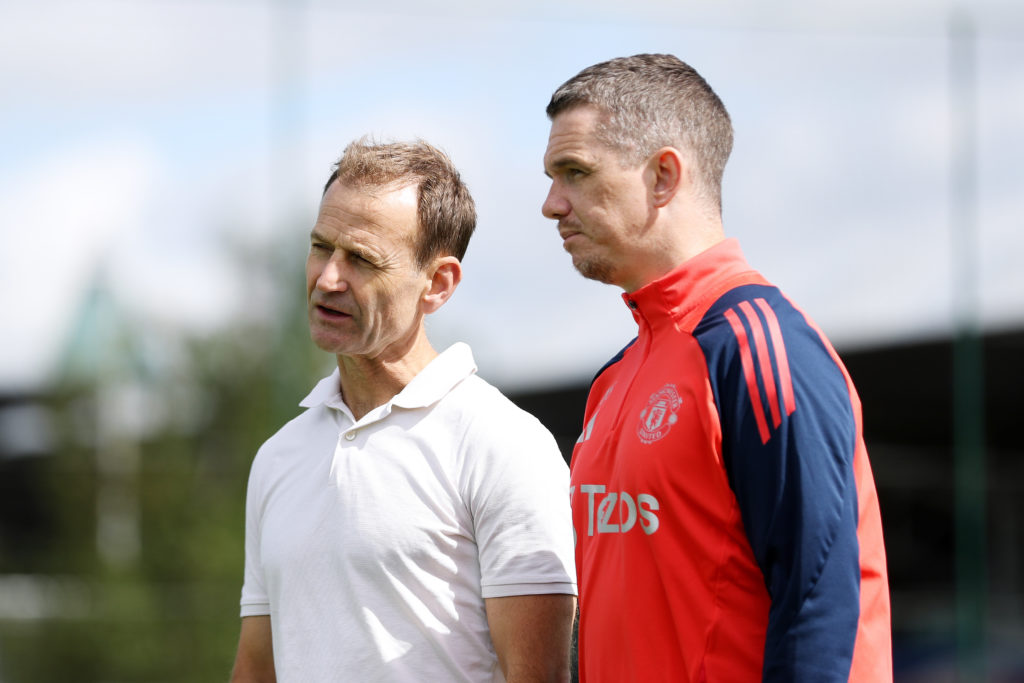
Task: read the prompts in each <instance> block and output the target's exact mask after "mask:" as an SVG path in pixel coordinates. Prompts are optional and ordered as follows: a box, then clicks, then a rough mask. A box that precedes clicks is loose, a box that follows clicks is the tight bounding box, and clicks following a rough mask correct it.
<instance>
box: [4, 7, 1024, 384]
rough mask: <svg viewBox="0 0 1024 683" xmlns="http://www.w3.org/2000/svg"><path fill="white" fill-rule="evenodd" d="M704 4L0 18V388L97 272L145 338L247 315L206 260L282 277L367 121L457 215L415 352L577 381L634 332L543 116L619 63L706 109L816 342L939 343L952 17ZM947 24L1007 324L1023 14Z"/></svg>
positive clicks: (981, 309)
mask: <svg viewBox="0 0 1024 683" xmlns="http://www.w3.org/2000/svg"><path fill="white" fill-rule="evenodd" d="M722 4H723V3H718V2H712V1H710V0H708V1H696V2H690V3H678V2H668V1H667V0H665V1H659V0H636V1H634V2H630V3H622V2H614V3H613V2H604V3H602V2H596V3H595V2H582V1H580V2H563V3H542V2H531V1H527V2H520V3H515V4H514V5H513V4H509V5H508V6H505V7H502V8H500V9H489V8H482V7H481V6H479V3H470V2H468V1H467V2H458V1H452V2H433V3H431V2H387V1H385V2H377V3H375V4H374V7H375V8H377V9H376V10H375V11H373V12H370V11H356V10H351V9H347V8H346V5H345V4H344V3H328V2H313V1H312V0H310V1H309V2H306V3H298V2H292V3H284V2H277V3H274V2H245V1H242V0H236V1H230V0H222V1H220V2H170V1H164V2H155V1H148V2H147V1H137V2H128V1H127V0H125V1H113V0H97V1H78V2H57V1H54V0H40V1H38V2H34V3H18V4H17V5H15V4H14V3H13V2H10V1H8V0H0V93H2V95H0V97H2V102H3V104H2V106H0V310H2V311H3V315H2V318H0V320H2V322H0V325H2V328H0V338H2V340H3V341H2V345H3V346H2V351H3V352H2V353H0V391H2V390H4V389H10V388H17V387H31V386H34V385H38V384H39V383H41V382H45V381H46V380H47V379H48V378H49V377H50V376H51V375H52V372H53V368H54V363H55V360H56V358H57V356H58V354H59V353H60V350H61V349H62V347H63V346H64V345H66V343H67V335H68V333H69V328H70V326H71V325H72V324H73V321H74V320H75V316H76V315H77V313H78V310H79V307H80V305H81V300H82V296H83V294H84V290H85V288H86V286H87V285H88V283H89V282H90V278H92V277H93V276H94V274H95V272H96V270H97V268H98V266H99V264H100V263H102V264H104V267H105V269H106V272H107V275H108V277H109V282H110V286H111V288H112V290H113V292H114V295H115V298H116V300H117V302H118V303H119V304H120V305H121V306H123V309H124V311H125V312H126V315H131V316H135V317H138V319H139V320H141V321H143V322H144V323H146V324H149V323H153V324H159V325H161V326H182V327H184V328H186V329H190V330H194V331H199V332H201V331H203V330H211V329H215V328H216V327H217V326H218V325H219V324H222V323H223V322H224V321H226V320H228V319H230V318H231V317H232V316H233V315H234V314H235V313H236V312H238V311H244V310H246V309H247V308H248V307H252V306H253V305H254V302H256V303H257V305H258V302H259V300H260V296H261V294H260V288H259V282H258V281H257V280H259V277H258V276H259V271H258V270H257V269H255V268H245V267H240V266H242V265H244V262H241V263H240V259H239V258H238V255H237V254H232V253H231V252H232V250H235V251H239V252H240V249H242V248H244V247H245V246H246V245H260V244H268V243H275V244H278V245H284V246H283V247H279V252H280V253H281V256H282V258H294V259H296V260H298V261H301V259H303V258H304V253H305V248H306V239H307V235H308V231H309V228H310V226H311V224H312V220H313V217H314V216H315V212H316V208H317V202H318V199H319V191H320V189H321V186H322V184H323V181H324V179H325V177H326V175H327V173H328V172H329V169H330V165H331V163H332V162H333V161H334V160H335V159H336V158H337V156H338V155H339V153H340V151H341V149H342V148H343V147H344V146H345V144H346V143H347V142H349V141H350V140H352V139H353V138H355V137H358V136H360V135H363V134H367V133H369V134H374V135H377V136H379V137H384V138H407V137H413V136H420V137H424V138H426V139H428V140H430V141H431V142H433V143H435V144H437V145H439V146H441V147H442V148H444V149H445V150H446V151H447V152H448V153H449V154H450V155H451V156H452V158H453V159H454V161H455V163H456V165H457V166H459V168H460V169H461V170H462V171H463V174H464V177H465V179H466V180H467V182H468V184H469V186H470V189H471V191H472V192H473V195H474V197H475V198H476V201H477V205H478V211H479V216H480V220H479V224H478V229H477V234H476V236H475V237H474V239H473V242H472V244H471V245H470V249H469V252H468V254H467V256H466V259H465V263H464V266H465V279H464V281H463V285H462V286H461V287H460V288H459V291H458V293H457V294H456V296H455V298H454V299H453V300H452V301H451V302H450V303H449V305H448V306H446V309H445V310H443V311H442V312H441V313H439V314H438V315H437V316H436V319H435V320H432V321H431V324H430V330H431V334H432V336H433V337H434V340H435V342H436V345H438V346H445V345H446V344H448V343H450V342H451V341H454V340H456V339H462V340H465V341H468V342H469V343H470V344H471V345H472V346H473V348H474V350H475V352H476V355H477V360H478V364H479V365H480V368H481V374H483V375H484V376H485V377H487V378H488V379H491V380H493V381H496V382H498V383H499V384H502V385H504V386H507V387H513V386H522V385H527V384H530V385H535V384H549V383H563V382H569V381H578V380H580V379H583V378H586V377H589V376H590V375H591V374H592V372H593V371H594V370H595V369H596V368H597V367H599V366H600V365H601V364H602V363H603V362H604V360H606V359H607V358H608V357H609V356H611V355H612V354H614V353H615V351H617V350H618V349H619V348H620V347H621V346H622V345H623V344H624V343H625V342H626V341H628V340H629V339H630V338H631V337H632V336H633V334H634V326H633V322H632V319H631V317H630V316H629V314H628V311H627V310H626V308H625V306H624V305H623V304H622V302H621V300H620V298H619V290H616V289H615V288H612V287H609V286H604V285H600V284H596V283H593V282H588V281H585V280H583V279H582V278H580V277H579V276H578V275H576V274H575V272H574V271H573V270H572V268H571V264H570V260H569V257H568V255H567V254H565V253H564V252H563V251H562V249H561V244H560V240H559V239H558V236H557V232H556V230H555V228H554V225H553V223H551V222H549V221H547V220H546V219H544V218H543V217H542V216H541V214H540V205H541V202H542V201H543V199H544V196H545V193H546V191H547V181H546V178H545V177H544V176H543V172H542V164H541V159H542V156H543V152H544V147H545V145H546V142H547V133H548V122H547V120H546V118H545V116H544V113H543V109H544V106H545V105H546V103H547V100H548V98H549V97H550V94H551V92H552V90H553V89H554V88H555V87H557V86H558V85H559V84H560V83H562V82H563V81H564V80H566V79H567V78H569V77H570V76H572V75H573V74H575V73H576V72H577V71H579V70H580V69H581V68H583V67H585V66H587V65H589V64H592V63H594V62H597V61H601V60H604V59H607V58H610V57H615V56H622V55H627V54H634V53H638V52H671V53H674V54H676V55H678V56H679V57H680V58H682V59H684V60H685V61H687V62H689V63H691V64H692V65H693V66H694V67H696V68H697V69H698V70H699V71H700V72H701V73H702V74H703V75H704V76H705V78H707V80H708V81H709V82H710V84H711V85H712V87H713V88H715V90H716V91H717V92H718V93H719V95H720V96H721V97H722V99H723V100H724V102H725V104H726V107H727V108H728V109H729V111H730V114H731V115H732V118H733V123H734V126H735V128H736V144H735V147H734V153H733V157H732V160H731V161H730V164H729V166H728V167H727V169H726V177H725V187H724V204H725V212H724V219H725V226H726V231H727V232H728V233H729V234H730V235H731V236H734V237H737V238H739V239H740V242H741V244H742V245H743V247H744V250H745V252H746V254H747V257H748V259H749V260H750V261H751V262H752V263H753V264H754V265H755V267H757V268H759V269H760V270H761V271H762V272H763V273H764V274H765V275H766V276H767V277H768V278H769V279H771V280H773V281H774V282H776V283H777V284H779V285H780V286H781V287H782V288H783V289H784V290H785V291H786V292H787V293H788V294H789V295H790V296H791V297H792V298H794V299H795V300H796V301H797V303H798V304H800V305H801V306H802V308H804V310H805V311H807V312H808V313H809V314H810V315H812V316H813V317H814V318H816V319H817V321H818V322H819V323H820V324H821V325H822V327H824V329H825V330H826V332H827V333H829V335H830V336H831V337H832V338H833V340H834V341H835V342H836V343H837V345H838V346H840V348H841V349H842V348H843V347H846V348H853V347H855V346H862V345H865V344H879V343H887V342H891V341H893V340H900V339H908V338H915V337H922V336H932V335H936V334H941V333H943V332H944V331H948V329H949V328H950V326H951V324H952V313H951V311H952V301H953V298H954V288H955V284H954V283H955V282H956V281H957V280H956V279H957V275H956V271H955V270H954V267H953V264H954V252H955V251H957V249H956V248H955V247H954V244H955V242H954V240H953V237H952V227H953V224H954V221H952V219H951V216H952V215H953V214H952V212H951V196H950V186H951V181H950V178H951V159H952V157H953V154H952V149H953V145H952V143H951V132H952V130H953V127H954V117H952V115H951V109H952V105H951V102H952V101H954V99H955V98H954V97H953V94H952V91H951V89H950V39H949V33H950V31H949V25H950V17H951V14H952V8H953V5H952V4H950V3H943V2H932V1H925V0H895V1H893V2H881V1H878V2H870V1H869V2H859V3H848V4H847V5H838V6H837V5H835V4H833V3H828V4H826V3H818V2H810V0H807V1H801V2H798V1H796V0H790V1H788V2H775V3H771V4H770V5H769V4H766V3H760V2H755V1H754V0H745V1H742V2H735V3H729V5H730V7H729V9H723V8H721V7H720V6H721V5H722ZM970 7H971V10H970V14H969V17H970V18H971V20H972V21H973V23H974V25H975V27H976V31H977V42H976V53H977V68H976V70H975V73H976V75H977V80H976V85H975V88H976V97H975V98H974V103H975V108H974V111H975V113H976V120H977V124H978V126H977V130H976V138H975V139H976V141H977V147H976V161H977V164H976V167H977V171H978V176H977V181H976V182H977V188H978V191H977V204H976V207H975V209H974V213H973V215H974V216H975V217H976V219H977V220H976V221H975V224H976V227H977V230H978V253H977V258H976V260H975V261H974V262H973V263H974V267H975V270H976V272H977V273H978V274H979V279H978V282H977V286H978V292H979V294H978V300H979V303H978V306H977V307H976V309H975V310H976V312H977V315H978V317H979V319H980V320H981V321H983V322H984V324H985V325H986V326H988V327H1003V326H1007V325H1017V326H1019V325H1021V324H1022V323H1024V267H1022V266H1021V261H1022V257H1024V230H1022V227H1024V226H1022V225H1021V223H1022V221H1024V191H1022V190H1024V170H1022V169H1024V165H1022V164H1021V159H1022V158H1024V124H1022V122H1024V6H1022V5H1021V3H1019V2H1011V1H1009V0H1006V1H996V0H989V1H982V2H973V3H970ZM769 10H770V11H769ZM289 239H292V241H291V242H289V241H288V240H289ZM228 245H233V246H228ZM289 249H291V250H290V251H289ZM294 296H295V297H302V296H303V289H302V283H301V282H297V283H296V289H295V291H294Z"/></svg>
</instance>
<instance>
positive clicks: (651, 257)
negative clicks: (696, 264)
mask: <svg viewBox="0 0 1024 683" xmlns="http://www.w3.org/2000/svg"><path fill="white" fill-rule="evenodd" d="M689 209H690V210H689V211H685V212H681V211H679V210H677V211H675V212H673V213H669V212H665V214H663V215H662V216H659V218H660V219H661V220H659V221H657V222H656V223H655V224H654V226H653V229H652V230H651V231H650V235H649V239H647V240H645V241H644V243H643V244H642V245H641V246H640V247H639V250H638V251H639V253H638V254H636V255H634V258H633V261H634V262H635V263H637V264H638V266H639V267H638V268H637V269H636V270H635V271H634V272H633V273H631V277H630V278H628V279H627V280H624V281H623V282H622V283H621V286H622V288H623V289H624V290H625V291H626V292H635V291H636V290H638V289H640V288H641V287H643V286H645V285H648V284H650V283H651V282H654V281H655V280H657V279H658V278H661V277H663V276H664V275H666V274H667V273H669V272H671V271H672V270H675V269H676V268H678V267H679V265H680V264H682V263H684V262H685V261H688V260H690V259H691V258H693V257H694V256H696V255H697V254H700V253H701V252H703V251H707V250H708V249H710V248H711V247H713V246H715V245H716V244H718V243H719V242H721V241H722V240H724V239H725V231H724V230H723V228H722V219H721V217H720V216H719V215H718V214H717V213H715V214H713V215H712V214H708V213H705V212H703V211H700V210H698V209H697V208H696V207H693V206H691V207H689Z"/></svg>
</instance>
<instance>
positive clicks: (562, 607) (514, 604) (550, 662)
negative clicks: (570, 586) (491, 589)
mask: <svg viewBox="0 0 1024 683" xmlns="http://www.w3.org/2000/svg"><path fill="white" fill-rule="evenodd" d="M485 604H486V607H487V623H488V625H489V626H490V630H491V641H492V642H493V643H494V651H495V652H496V653H497V655H498V664H499V665H500V666H501V671H502V673H504V674H505V680H506V683H548V682H550V683H567V682H568V680H569V641H570V637H571V632H572V622H573V614H574V613H575V610H576V599H575V598H574V597H573V596H571V595H516V596H510V597H505V598H488V599H487V600H485Z"/></svg>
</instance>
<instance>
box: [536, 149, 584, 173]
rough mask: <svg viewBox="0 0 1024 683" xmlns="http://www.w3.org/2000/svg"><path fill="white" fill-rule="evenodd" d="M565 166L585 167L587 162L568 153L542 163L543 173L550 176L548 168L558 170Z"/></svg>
mask: <svg viewBox="0 0 1024 683" xmlns="http://www.w3.org/2000/svg"><path fill="white" fill-rule="evenodd" d="M566 166H582V167H586V166H588V164H587V162H586V161H584V160H583V159H582V158H580V157H578V156H576V155H575V154H568V155H566V156H561V157H558V158H557V159H555V160H554V161H552V162H550V163H547V164H544V174H545V175H547V176H548V177H549V178H550V177H551V175H550V173H549V172H548V170H549V169H550V170H552V171H559V170H561V169H563V168H565V167H566Z"/></svg>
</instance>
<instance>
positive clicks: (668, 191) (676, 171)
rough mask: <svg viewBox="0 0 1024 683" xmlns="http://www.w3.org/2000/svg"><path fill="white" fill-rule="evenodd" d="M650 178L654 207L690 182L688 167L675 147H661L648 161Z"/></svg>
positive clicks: (666, 202) (673, 195)
mask: <svg viewBox="0 0 1024 683" xmlns="http://www.w3.org/2000/svg"><path fill="white" fill-rule="evenodd" d="M648 172H649V173H650V177H651V178H652V185H651V199H652V200H653V201H654V205H655V206H656V207H659V208H660V207H663V206H665V205H667V204H668V203H669V202H671V201H672V198H673V197H675V196H676V194H677V193H678V192H679V191H680V190H681V189H682V188H683V186H684V185H686V184H688V183H689V182H690V167H689V166H688V165H687V164H686V163H685V161H684V160H683V155H682V154H680V153H679V150H678V149H676V148H675V147H662V148H661V149H659V150H658V151H657V152H655V153H654V154H653V155H651V158H650V161H649V162H648Z"/></svg>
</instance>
